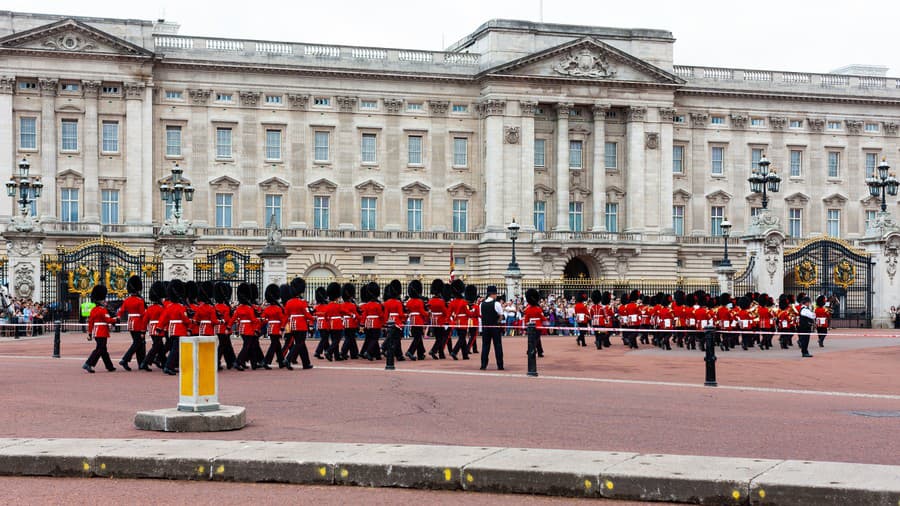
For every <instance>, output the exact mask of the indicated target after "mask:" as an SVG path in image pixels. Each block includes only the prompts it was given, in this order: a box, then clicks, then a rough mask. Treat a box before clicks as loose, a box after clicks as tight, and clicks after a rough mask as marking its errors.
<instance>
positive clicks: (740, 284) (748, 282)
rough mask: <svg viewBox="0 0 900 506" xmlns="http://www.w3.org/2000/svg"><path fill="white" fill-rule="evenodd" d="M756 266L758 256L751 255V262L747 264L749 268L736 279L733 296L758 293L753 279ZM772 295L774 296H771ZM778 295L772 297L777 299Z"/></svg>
mask: <svg viewBox="0 0 900 506" xmlns="http://www.w3.org/2000/svg"><path fill="white" fill-rule="evenodd" d="M755 265H756V255H750V260H749V261H748V262H747V268H746V269H744V271H743V272H739V273H738V274H737V275H736V276H735V277H734V294H733V295H744V294H746V293H749V292H755V291H756V284H755V283H754V279H753V267H754V266H755ZM770 295H772V294H770ZM777 296H778V294H774V295H772V297H777Z"/></svg>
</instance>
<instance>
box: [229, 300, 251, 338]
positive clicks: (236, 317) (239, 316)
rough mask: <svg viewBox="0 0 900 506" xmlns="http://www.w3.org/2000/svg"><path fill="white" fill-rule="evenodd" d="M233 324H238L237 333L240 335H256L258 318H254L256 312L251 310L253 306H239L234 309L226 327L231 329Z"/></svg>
mask: <svg viewBox="0 0 900 506" xmlns="http://www.w3.org/2000/svg"><path fill="white" fill-rule="evenodd" d="M235 323H238V324H239V326H238V332H239V333H240V335H242V336H253V335H256V332H257V331H258V329H259V318H257V317H256V311H254V310H253V306H250V305H247V304H241V305H240V306H238V307H236V308H234V313H232V314H231V318H230V319H229V320H228V322H227V323H226V325H228V326H229V327H232V326H234V324H235Z"/></svg>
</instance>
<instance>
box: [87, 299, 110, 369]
mask: <svg viewBox="0 0 900 506" xmlns="http://www.w3.org/2000/svg"><path fill="white" fill-rule="evenodd" d="M106 293H107V289H106V287H105V286H103V285H97V286H95V287H94V289H93V290H91V302H93V303H94V304H96V306H94V308H93V309H91V314H90V315H89V316H88V322H87V324H88V326H87V330H88V341H90V340H91V339H93V340H94V351H92V352H91V354H90V356H88V358H87V360H86V361H85V363H84V365H83V366H81V368H82V369H84V370H85V371H87V372H89V373H92V374H93V372H94V366H95V365H97V361H99V360H101V359H102V360H103V365H104V366H106V370H107V371H109V372H113V371H115V370H116V368H115V366H114V365H113V363H112V359H110V358H109V351H107V349H106V344H107V341H108V340H109V326H110V325H112V324H114V323H116V319H115V318H113V317H112V316H110V315H109V311H107V310H106Z"/></svg>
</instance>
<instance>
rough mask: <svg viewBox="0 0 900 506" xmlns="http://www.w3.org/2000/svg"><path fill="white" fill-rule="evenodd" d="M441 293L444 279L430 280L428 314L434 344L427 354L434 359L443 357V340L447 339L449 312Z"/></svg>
mask: <svg viewBox="0 0 900 506" xmlns="http://www.w3.org/2000/svg"><path fill="white" fill-rule="evenodd" d="M443 293H444V281H443V280H441V279H435V280H434V281H432V282H431V298H430V299H428V316H429V320H430V329H431V336H432V337H434V344H433V345H432V346H431V351H429V352H428V354H429V355H431V358H433V359H435V360H437V359H438V358H441V359H443V358H445V355H444V341H445V340H446V339H447V324H448V322H447V319H448V317H449V315H450V313H449V312H448V310H447V303H446V302H444V298H443V296H442V295H443Z"/></svg>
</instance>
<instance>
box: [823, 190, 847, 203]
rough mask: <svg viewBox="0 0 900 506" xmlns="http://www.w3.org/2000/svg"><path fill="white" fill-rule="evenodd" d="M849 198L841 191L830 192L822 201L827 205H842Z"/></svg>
mask: <svg viewBox="0 0 900 506" xmlns="http://www.w3.org/2000/svg"><path fill="white" fill-rule="evenodd" d="M849 200H850V199H848V198H847V196H846V195H844V194H842V193H832V194H831V195H829V196H827V197H824V198H822V202H824V203H825V204H826V205H829V206H842V205H844V204H846V203H847V201H849Z"/></svg>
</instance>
